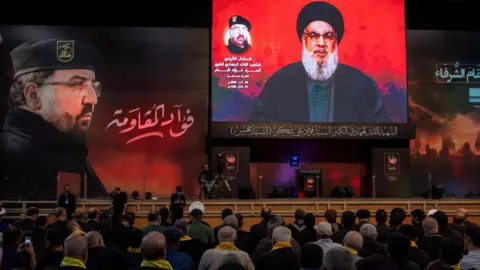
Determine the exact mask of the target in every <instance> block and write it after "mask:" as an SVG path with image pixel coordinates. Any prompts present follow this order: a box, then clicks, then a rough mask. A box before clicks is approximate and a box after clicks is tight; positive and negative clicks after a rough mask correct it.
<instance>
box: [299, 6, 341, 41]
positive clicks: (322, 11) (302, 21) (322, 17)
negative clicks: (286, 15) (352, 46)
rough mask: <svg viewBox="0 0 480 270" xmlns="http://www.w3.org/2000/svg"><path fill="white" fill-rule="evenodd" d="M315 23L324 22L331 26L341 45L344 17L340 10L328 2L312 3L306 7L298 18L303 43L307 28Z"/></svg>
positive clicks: (300, 37)
mask: <svg viewBox="0 0 480 270" xmlns="http://www.w3.org/2000/svg"><path fill="white" fill-rule="evenodd" d="M314 21H324V22H326V23H328V24H330V25H331V26H332V27H333V29H334V30H335V33H336V34H337V41H338V43H340V41H341V40H342V37H343V32H344V23H343V16H342V13H340V10H338V8H336V7H335V6H334V5H332V4H330V3H327V2H312V3H308V4H307V5H305V6H304V7H303V8H302V9H301V10H300V13H299V14H298V17H297V34H298V39H299V40H300V41H302V35H303V33H304V31H305V28H306V27H307V26H308V25H309V24H310V23H311V22H314Z"/></svg>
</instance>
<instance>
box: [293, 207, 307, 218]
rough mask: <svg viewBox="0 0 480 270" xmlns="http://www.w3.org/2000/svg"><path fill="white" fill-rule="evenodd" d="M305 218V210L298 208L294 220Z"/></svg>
mask: <svg viewBox="0 0 480 270" xmlns="http://www.w3.org/2000/svg"><path fill="white" fill-rule="evenodd" d="M304 218H305V210H303V209H301V208H299V209H297V210H296V211H295V220H299V219H304Z"/></svg>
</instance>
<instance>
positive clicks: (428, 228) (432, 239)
mask: <svg viewBox="0 0 480 270" xmlns="http://www.w3.org/2000/svg"><path fill="white" fill-rule="evenodd" d="M422 225H423V230H424V231H425V237H422V238H420V241H419V243H418V247H419V248H421V249H423V250H425V252H427V254H428V256H429V257H430V258H431V259H432V260H436V259H438V257H439V256H440V242H441V241H442V239H443V237H442V235H441V234H439V233H438V223H437V220H436V219H434V218H433V217H427V218H425V219H424V220H423V222H422Z"/></svg>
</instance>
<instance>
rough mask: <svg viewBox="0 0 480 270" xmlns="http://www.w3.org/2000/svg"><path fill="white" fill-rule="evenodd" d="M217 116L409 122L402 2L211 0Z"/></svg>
mask: <svg viewBox="0 0 480 270" xmlns="http://www.w3.org/2000/svg"><path fill="white" fill-rule="evenodd" d="M211 35H212V36H211V38H212V63H211V70H212V84H211V85H212V89H211V117H212V119H211V120H212V122H214V124H215V122H249V123H261V122H264V123H265V122H269V123H272V122H273V123H279V122H284V123H285V122H286V123H367V124H368V123H407V119H408V117H407V92H406V52H405V50H406V49H405V20H404V1H403V0H395V1H380V2H379V1H377V0H362V1H351V0H331V1H311V0H310V1H307V0H300V1H291V0H263V1H257V0H243V1H233V0H214V1H213V26H212V33H211Z"/></svg>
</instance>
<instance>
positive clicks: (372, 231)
mask: <svg viewBox="0 0 480 270" xmlns="http://www.w3.org/2000/svg"><path fill="white" fill-rule="evenodd" d="M360 234H361V235H362V238H363V244H362V248H361V249H360V250H359V251H358V256H360V257H362V258H366V257H368V256H370V255H372V254H383V255H386V253H385V246H384V245H383V244H380V243H379V242H378V241H377V237H378V231H377V228H375V226H373V225H372V224H364V225H363V226H362V227H361V228H360Z"/></svg>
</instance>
